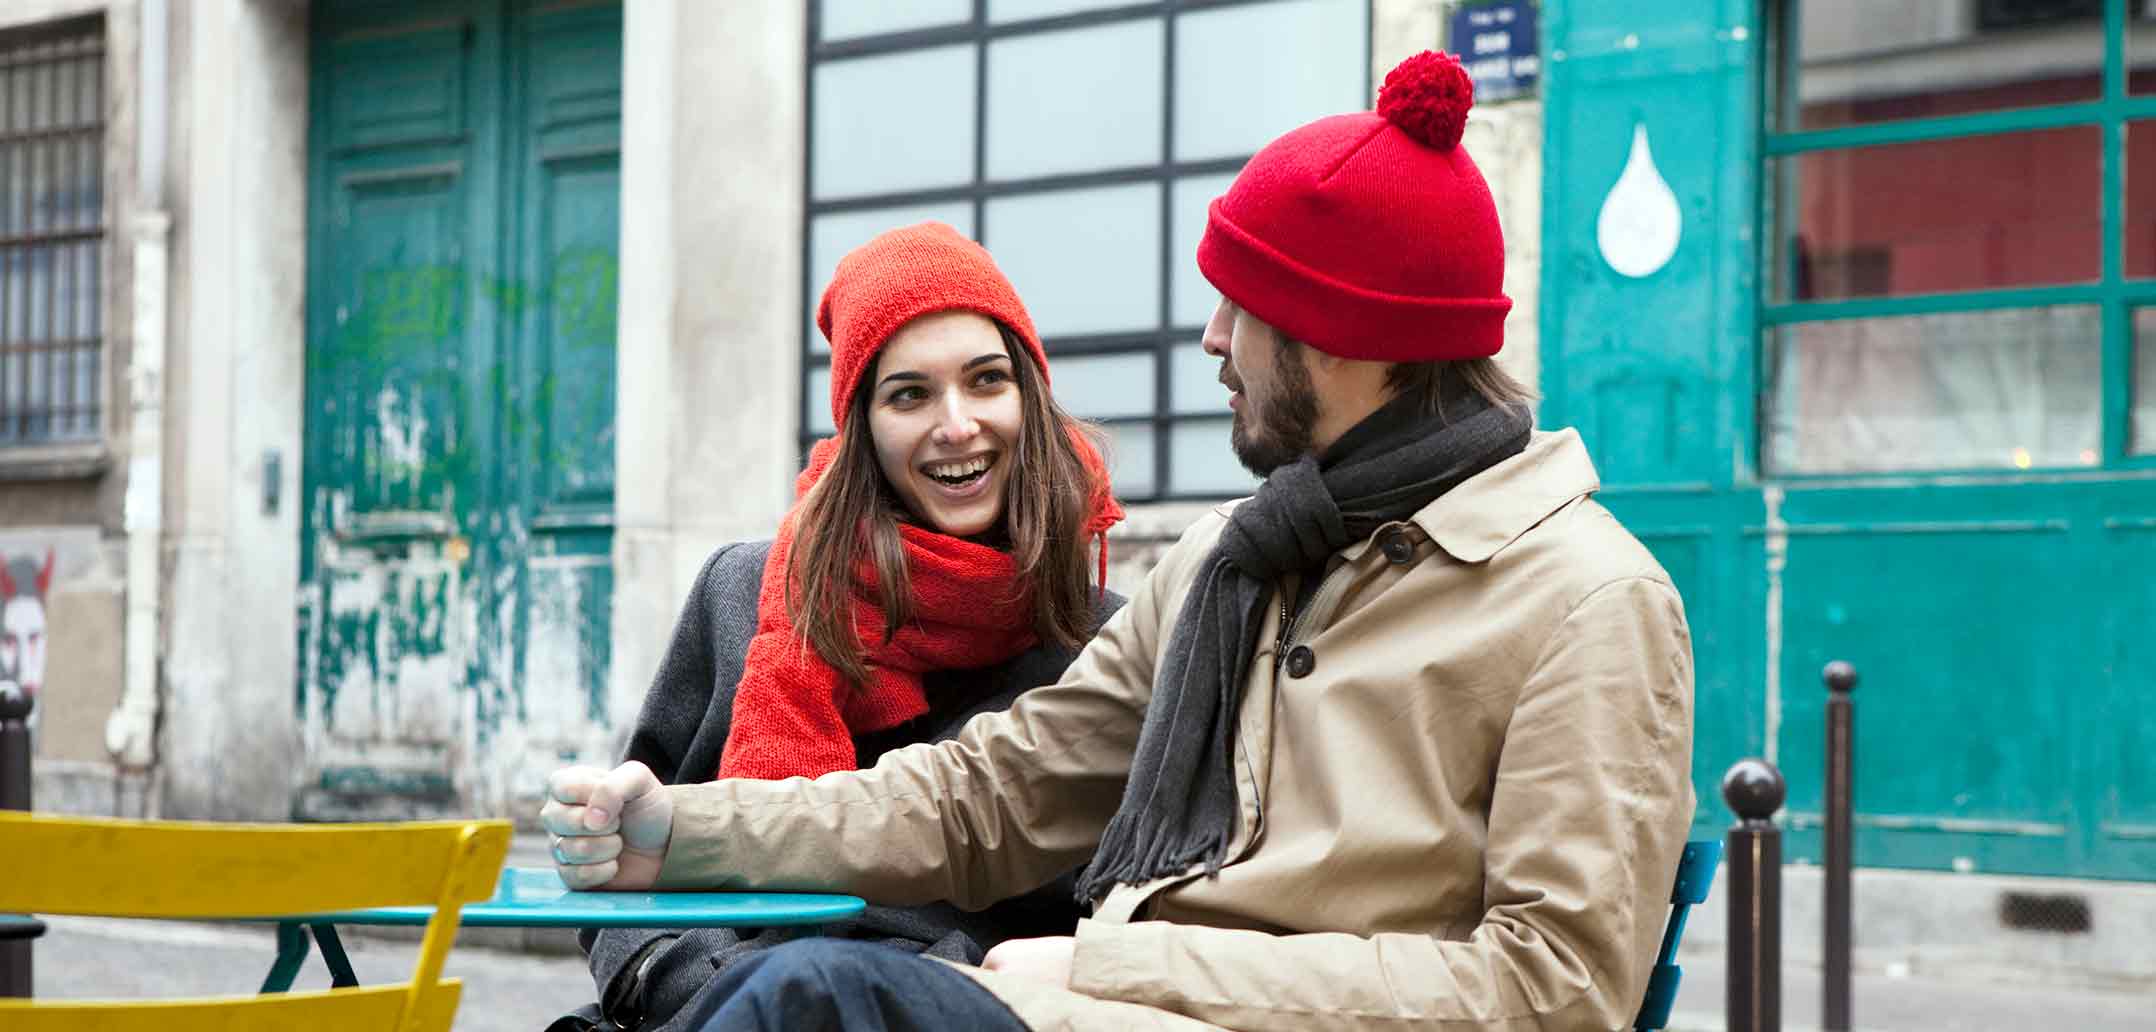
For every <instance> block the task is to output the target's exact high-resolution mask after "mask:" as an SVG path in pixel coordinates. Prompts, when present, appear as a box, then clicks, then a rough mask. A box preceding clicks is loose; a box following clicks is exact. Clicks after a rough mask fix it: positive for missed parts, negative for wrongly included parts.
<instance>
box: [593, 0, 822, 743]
mask: <svg viewBox="0 0 2156 1032" xmlns="http://www.w3.org/2000/svg"><path fill="white" fill-rule="evenodd" d="M626 14H627V19H628V20H627V23H626V26H625V39H624V44H623V46H624V50H625V51H626V53H625V55H624V72H625V80H624V87H623V88H624V94H625V95H624V97H623V105H624V106H623V112H622V194H623V197H624V203H623V205H622V227H621V233H622V235H621V293H620V298H621V300H620V306H621V314H620V361H619V363H618V368H619V370H620V373H619V377H620V380H619V386H618V391H619V393H618V395H617V397H618V399H619V403H618V406H617V410H616V416H615V420H616V440H617V442H618V443H617V445H616V451H615V464H616V469H617V470H618V476H617V479H616V483H617V484H618V486H617V488H616V494H615V512H616V529H615V539H614V564H615V604H614V630H613V660H614V661H613V671H612V674H611V679H612V691H611V696H612V700H613V706H612V709H613V715H614V719H615V725H616V728H617V732H618V734H619V735H623V736H625V735H626V733H627V730H628V728H629V726H630V724H631V723H632V722H633V721H634V719H635V713H636V707H637V705H638V704H639V703H640V702H641V701H642V699H643V695H644V691H645V689H646V688H647V687H648V686H649V685H650V682H651V675H652V673H653V671H654V670H656V669H657V667H658V661H659V657H660V655H661V653H662V652H663V651H664V649H665V646H666V641H667V637H668V634H669V632H670V630H671V629H672V626H673V622H674V619H675V617H676V616H677V615H678V613H679V612H680V608H681V601H682V599H683V598H684V597H685V596H686V595H687V593H688V589H689V584H690V582H691V580H692V579H693V578H694V577H695V574H696V571H697V569H698V568H699V567H700V566H701V564H702V563H703V560H704V558H705V557H706V556H708V555H709V554H710V552H711V550H712V549H713V548H715V547H717V546H718V545H720V544H723V543H725V542H727V541H733V540H740V539H744V538H755V537H765V536H768V535H769V534H770V533H771V528H772V527H773V526H775V525H776V524H777V522H778V518H779V516H780V515H781V514H782V513H783V512H784V506H785V503H786V501H787V498H788V490H789V485H790V482H791V479H792V476H793V474H794V471H795V468H796V458H795V456H796V445H795V443H794V440H795V436H794V435H795V399H796V397H797V394H796V392H797V391H799V390H800V380H799V377H800V369H799V360H798V358H797V356H798V355H799V354H800V334H801V332H802V327H801V305H802V302H801V296H800V295H801V286H800V270H801V262H802V254H801V246H802V245H801V219H802V207H801V206H802V189H803V183H804V182H805V172H804V166H803V157H804V156H803V153H802V149H803V135H802V124H803V122H802V120H803V118H804V104H805V101H806V98H805V96H804V93H805V86H804V75H805V69H804V63H805V62H806V60H807V56H806V54H805V53H804V50H803V43H802V41H803V39H804V38H805V36H804V33H805V32H806V28H805V25H804V23H803V18H804V15H803V12H802V5H799V4H726V5H710V6H707V5H704V4H702V3H697V2H692V0H637V2H635V3H631V4H629V5H627V11H626Z"/></svg>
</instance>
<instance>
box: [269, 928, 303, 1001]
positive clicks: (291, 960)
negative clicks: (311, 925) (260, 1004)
mask: <svg viewBox="0 0 2156 1032" xmlns="http://www.w3.org/2000/svg"><path fill="white" fill-rule="evenodd" d="M306 960H307V930H306V929H305V928H303V927H301V926H300V925H298V924H294V923H292V922H289V921H280V922H278V924H277V962H276V963H275V964H272V965H270V973H269V977H268V978H265V979H263V980H262V991H263V992H265V993H281V992H284V991H285V990H287V989H290V988H292V978H293V976H295V975H297V974H299V966H300V965H301V964H302V963H305V962H306Z"/></svg>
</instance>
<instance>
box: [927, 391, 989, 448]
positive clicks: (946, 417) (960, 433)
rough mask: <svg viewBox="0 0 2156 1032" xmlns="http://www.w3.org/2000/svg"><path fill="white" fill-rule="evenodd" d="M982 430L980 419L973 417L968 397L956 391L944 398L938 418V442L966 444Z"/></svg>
mask: <svg viewBox="0 0 2156 1032" xmlns="http://www.w3.org/2000/svg"><path fill="white" fill-rule="evenodd" d="M980 432H981V423H980V420H978V419H975V418H974V417H973V410H972V409H971V408H969V407H968V406H967V405H966V399H965V398H964V397H962V396H959V395H957V394H955V393H953V394H951V395H948V396H946V397H945V398H944V402H943V405H942V410H941V411H940V412H938V413H937V418H936V431H935V433H936V443H938V444H964V443H965V442H967V441H970V440H972V439H973V435H975V434H977V433H980Z"/></svg>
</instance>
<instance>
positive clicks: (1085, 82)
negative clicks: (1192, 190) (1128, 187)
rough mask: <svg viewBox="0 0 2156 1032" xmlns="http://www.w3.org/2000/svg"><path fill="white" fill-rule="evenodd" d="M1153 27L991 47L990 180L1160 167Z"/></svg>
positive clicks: (1156, 29) (1137, 25) (1149, 23)
mask: <svg viewBox="0 0 2156 1032" xmlns="http://www.w3.org/2000/svg"><path fill="white" fill-rule="evenodd" d="M1162 36H1163V30H1162V24H1161V21H1160V19H1158V18H1146V19H1144V20H1141V21H1135V22H1125V23H1123V24H1120V25H1108V26H1103V27H1101V28H1097V29H1079V30H1075V31H1070V32H1043V33H1039V34H1037V35H1029V36H1018V37H1014V38H1011V39H1003V40H997V41H995V42H993V43H990V44H989V45H988V177H989V178H990V179H1023V178H1026V177H1028V176H1043V175H1053V174H1056V173H1059V172H1084V171H1089V170H1093V169H1102V168H1116V167H1119V166H1124V165H1144V164H1152V163H1155V162H1158V161H1159V160H1160V119H1161V108H1162V106H1163V100H1162V96H1163V93H1162V88H1161V81H1160V77H1161V39H1162Z"/></svg>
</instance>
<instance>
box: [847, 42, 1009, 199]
mask: <svg viewBox="0 0 2156 1032" xmlns="http://www.w3.org/2000/svg"><path fill="white" fill-rule="evenodd" d="M975 63H976V62H975V60H974V52H973V47H972V45H971V44H965V45H960V46H953V47H936V48H933V49H930V50H920V51H915V52H912V53H904V54H892V55H889V56H884V57H863V58H854V59H850V60H845V61H829V62H825V63H823V64H820V65H817V66H816V72H815V80H816V111H815V117H814V124H815V132H814V133H813V134H812V139H811V145H812V146H813V147H814V151H815V152H814V155H813V157H814V159H815V160H814V162H813V164H812V166H811V168H810V172H809V187H810V190H809V193H810V196H812V197H815V198H818V199H828V198H833V197H854V196H859V195H862V194H875V193H893V192H896V191H900V190H918V189H926V188H929V187H936V186H952V185H956V184H962V183H967V182H970V181H971V180H972V179H973V86H974V65H975Z"/></svg>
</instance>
